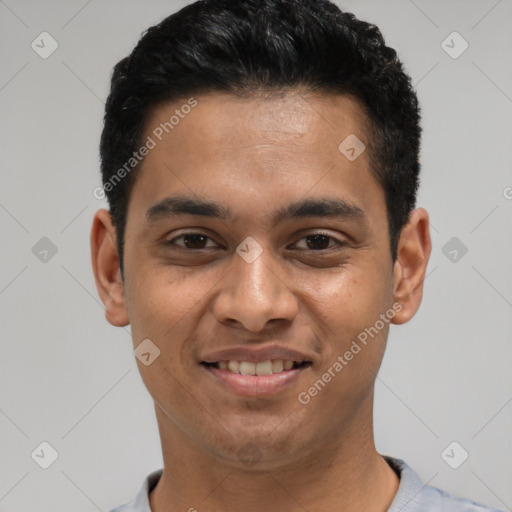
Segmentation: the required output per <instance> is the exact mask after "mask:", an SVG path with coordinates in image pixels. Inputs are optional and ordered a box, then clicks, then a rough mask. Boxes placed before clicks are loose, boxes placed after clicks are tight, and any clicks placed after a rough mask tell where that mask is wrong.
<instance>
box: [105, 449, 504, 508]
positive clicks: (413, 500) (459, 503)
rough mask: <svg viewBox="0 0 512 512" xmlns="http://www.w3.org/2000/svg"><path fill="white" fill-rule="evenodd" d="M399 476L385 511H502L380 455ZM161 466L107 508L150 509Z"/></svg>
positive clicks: (400, 462)
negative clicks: (125, 499)
mask: <svg viewBox="0 0 512 512" xmlns="http://www.w3.org/2000/svg"><path fill="white" fill-rule="evenodd" d="M383 457H384V459H385V460H386V462H387V463H388V464H389V465H390V466H391V467H392V468H393V469H394V470H395V472H396V474H397V475H398V477H399V478H400V485H399V487H398V491H397V493H396V494H395V498H394V499H393V502H392V503H391V506H390V507H389V508H388V512H503V511H500V510H498V509H496V508H492V507H486V506H485V505H482V504H480V503H475V502H474V501H471V500H468V499H465V498H458V497H456V496H453V495H451V494H449V493H447V492H446V491H442V490H441V489H438V488H437V487H431V486H428V485H424V484H423V483H422V482H421V480H420V479H419V477H418V475H417V474H416V473H415V472H414V471H413V470H412V469H411V468H410V467H409V466H408V465H407V464H406V463H405V462H404V461H403V460H401V459H395V458H393V457H389V456H388V455H383ZM162 471H163V470H162V469H159V470H157V471H153V473H151V474H150V475H149V476H147V477H146V479H145V480H144V483H143V485H142V488H141V489H140V491H139V493H138V494H137V496H136V498H135V499H134V500H133V501H131V502H130V503H127V504H126V505H121V506H120V507H116V508H115V509H113V510H111V511H110V512H151V509H150V508H149V493H150V492H151V491H152V490H153V489H154V488H155V486H156V484H157V483H158V480H159V478H160V476H161V474H162Z"/></svg>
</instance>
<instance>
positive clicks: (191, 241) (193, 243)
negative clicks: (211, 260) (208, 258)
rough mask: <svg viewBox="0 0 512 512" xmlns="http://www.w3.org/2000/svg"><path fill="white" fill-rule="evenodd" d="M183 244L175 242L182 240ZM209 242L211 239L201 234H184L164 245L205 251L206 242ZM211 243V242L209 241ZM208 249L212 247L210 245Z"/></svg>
mask: <svg viewBox="0 0 512 512" xmlns="http://www.w3.org/2000/svg"><path fill="white" fill-rule="evenodd" d="M182 239H183V243H177V242H176V240H182ZM208 240H211V238H209V237H207V236H206V235H203V234H201V233H186V234H184V235H181V236H178V237H176V238H174V239H173V240H171V241H169V242H167V243H166V245H174V244H176V245H179V246H181V247H186V248H187V249H196V250H199V249H206V248H207V246H206V244H207V241H208ZM211 241H212V242H213V240H211ZM208 247H212V246H211V245H210V246H208Z"/></svg>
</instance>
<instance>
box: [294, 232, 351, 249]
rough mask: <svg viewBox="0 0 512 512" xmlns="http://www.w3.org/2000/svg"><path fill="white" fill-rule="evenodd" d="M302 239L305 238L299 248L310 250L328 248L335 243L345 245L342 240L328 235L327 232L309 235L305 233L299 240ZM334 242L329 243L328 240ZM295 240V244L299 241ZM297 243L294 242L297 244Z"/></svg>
mask: <svg viewBox="0 0 512 512" xmlns="http://www.w3.org/2000/svg"><path fill="white" fill-rule="evenodd" d="M302 240H306V244H305V247H299V249H301V250H312V251H317V252H318V251H323V250H327V249H330V248H332V247H334V246H336V245H338V246H343V245H345V243H344V242H342V241H340V240H337V239H335V238H334V237H333V236H332V235H329V234H327V233H314V234H311V235H307V236H305V237H303V238H301V239H300V240H299V242H301V241H302ZM331 241H332V242H334V244H333V245H330V242H331ZM299 242H297V244H298V243H299ZM297 244H295V245H296V246H297Z"/></svg>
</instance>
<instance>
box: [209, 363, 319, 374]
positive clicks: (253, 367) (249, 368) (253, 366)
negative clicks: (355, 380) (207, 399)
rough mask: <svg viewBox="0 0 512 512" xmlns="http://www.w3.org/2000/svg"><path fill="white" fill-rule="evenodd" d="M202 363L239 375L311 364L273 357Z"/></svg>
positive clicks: (268, 372)
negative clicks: (263, 359) (256, 361)
mask: <svg viewBox="0 0 512 512" xmlns="http://www.w3.org/2000/svg"><path fill="white" fill-rule="evenodd" d="M201 364H202V365H205V366H208V367H210V368H216V369H218V370H226V371H228V372H231V373H237V374H239V375H253V376H256V375H257V376H262V375H273V374H276V373H283V372H288V371H290V370H294V369H297V368H307V367H309V366H311V364H312V363H311V361H292V360H291V359H274V360H270V359H269V360H268V361H262V362H259V363H253V362H251V361H236V360H225V361H217V362H214V363H208V362H206V361H202V362H201Z"/></svg>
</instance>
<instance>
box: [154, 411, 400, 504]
mask: <svg viewBox="0 0 512 512" xmlns="http://www.w3.org/2000/svg"><path fill="white" fill-rule="evenodd" d="M155 410H156V413H157V420H158V425H159V429H160V437H161V439H162V450H163V457H164V471H163V473H162V476H161V478H160V480H159V482H158V484H157V486H156V488H155V489H154V490H153V492H152V493H151V494H150V506H151V510H152V512H174V511H179V510H187V511H191V512H193V511H194V510H196V511H198V512H201V511H204V510H208V511H210V512H224V511H225V510H244V512H261V510H265V512H277V511H282V510H290V511H292V510H297V511H304V510H308V511H310V512H316V511H320V510H329V509H331V510H339V509H340V505H343V504H345V503H350V509H351V510H365V512H373V511H375V512H377V511H378V512H383V511H385V510H387V509H388V508H389V506H390V505H391V502H392V501H393V498H394V496H395V494H396V492H397V490H398V486H399V479H398V477H397V475H396V473H395V472H394V470H393V469H392V468H391V467H390V466H389V465H388V464H387V463H386V461H385V460H384V459H383V458H382V457H381V456H380V455H379V453H378V452H377V451H376V449H375V444H374V440H373V422H372V412H371V411H372V408H371V407H370V409H369V411H370V412H368V410H367V412H366V415H365V417H363V418H359V420H358V419H357V418H355V419H354V422H353V424H352V425H351V427H350V428H348V429H345V430H344V431H343V433H342V435H340V434H339V433H338V434H337V435H336V438H335V439H322V444H321V445H320V446H316V447H314V448H312V449H311V450H310V451H309V452H308V453H306V452H303V453H301V454H298V452H297V454H295V455H294V456H291V457H290V459H289V460H287V461H286V462H283V461H281V462H280V463H279V464H277V463H274V464H267V465H266V466H265V469H258V468H261V467H263V466H262V465H261V464H260V463H256V464H254V465H253V466H251V467H247V468H242V469H240V468H238V467H234V465H233V464H230V463H229V462H227V461H225V460H222V459H219V457H217V456H214V455H212V454H210V453H208V452H205V450H204V448H202V449H201V447H199V446H198V445H197V444H195V443H194V442H191V440H190V438H188V437H187V436H186V435H185V434H184V433H183V431H181V430H180V429H179V428H177V427H176V425H174V423H172V421H171V420H170V419H169V417H167V416H166V415H165V414H164V413H163V412H162V411H161V410H159V408H158V407H156V408H155Z"/></svg>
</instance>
